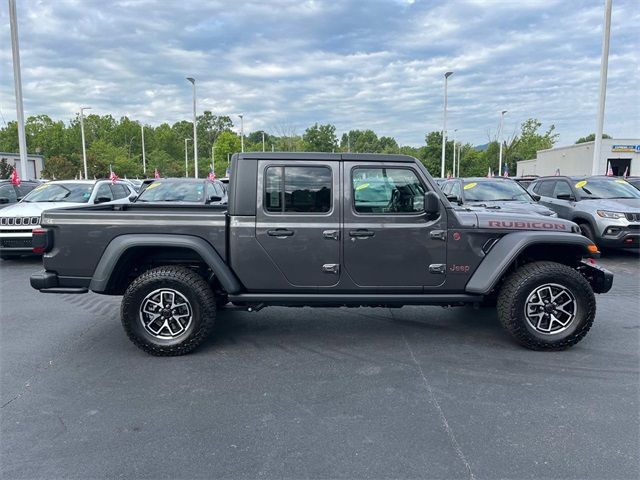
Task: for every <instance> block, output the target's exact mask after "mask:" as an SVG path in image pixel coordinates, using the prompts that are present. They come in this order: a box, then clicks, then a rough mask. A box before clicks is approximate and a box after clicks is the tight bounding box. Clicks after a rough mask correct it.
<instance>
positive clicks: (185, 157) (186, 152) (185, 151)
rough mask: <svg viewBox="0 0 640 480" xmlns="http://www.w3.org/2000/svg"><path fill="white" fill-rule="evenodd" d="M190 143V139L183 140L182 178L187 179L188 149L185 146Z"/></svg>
mask: <svg viewBox="0 0 640 480" xmlns="http://www.w3.org/2000/svg"><path fill="white" fill-rule="evenodd" d="M190 141H191V139H190V138H185V139H184V176H185V178H187V177H188V176H189V150H187V149H188V148H189V147H188V146H187V144H188V143H189V142H190Z"/></svg>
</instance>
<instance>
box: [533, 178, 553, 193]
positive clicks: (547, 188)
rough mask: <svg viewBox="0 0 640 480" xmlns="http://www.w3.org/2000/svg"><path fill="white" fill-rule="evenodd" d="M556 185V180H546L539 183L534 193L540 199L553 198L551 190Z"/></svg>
mask: <svg viewBox="0 0 640 480" xmlns="http://www.w3.org/2000/svg"><path fill="white" fill-rule="evenodd" d="M555 184H556V180H546V181H542V182H540V186H539V187H538V190H537V191H536V193H537V194H538V195H540V196H542V197H553V190H554V187H555Z"/></svg>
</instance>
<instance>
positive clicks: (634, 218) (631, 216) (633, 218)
mask: <svg viewBox="0 0 640 480" xmlns="http://www.w3.org/2000/svg"><path fill="white" fill-rule="evenodd" d="M624 215H625V217H627V220H629V221H630V222H640V213H625V214H624Z"/></svg>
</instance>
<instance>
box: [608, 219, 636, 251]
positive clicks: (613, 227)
mask: <svg viewBox="0 0 640 480" xmlns="http://www.w3.org/2000/svg"><path fill="white" fill-rule="evenodd" d="M598 244H600V245H602V246H603V247H609V248H635V249H637V248H639V247H640V225H639V224H636V223H629V222H627V221H626V220H624V219H623V220H621V221H620V222H619V223H615V224H608V225H606V226H604V227H603V228H602V234H601V235H600V238H599V239H598Z"/></svg>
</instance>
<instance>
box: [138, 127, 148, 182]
mask: <svg viewBox="0 0 640 480" xmlns="http://www.w3.org/2000/svg"><path fill="white" fill-rule="evenodd" d="M140 133H141V134H142V173H143V175H144V176H146V175H147V155H146V153H145V151H144V124H142V123H141V124H140Z"/></svg>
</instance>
